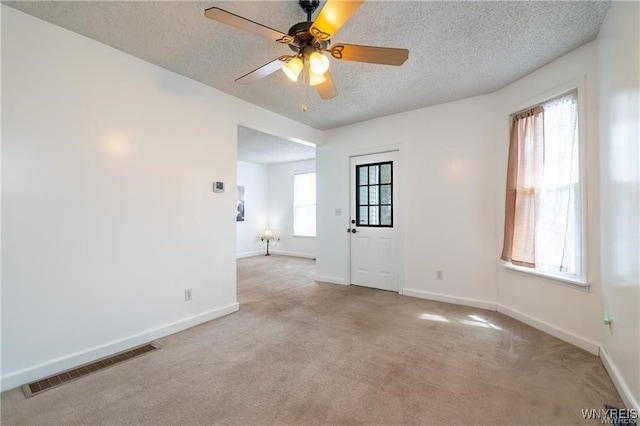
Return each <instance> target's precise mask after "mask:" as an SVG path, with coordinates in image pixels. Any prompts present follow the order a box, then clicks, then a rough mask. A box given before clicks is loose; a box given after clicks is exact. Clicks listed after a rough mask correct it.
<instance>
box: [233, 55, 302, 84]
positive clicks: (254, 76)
mask: <svg viewBox="0 0 640 426" xmlns="http://www.w3.org/2000/svg"><path fill="white" fill-rule="evenodd" d="M294 57H295V56H290V55H283V56H280V57H279V58H276V59H274V60H273V61H271V62H268V63H266V64H264V65H263V66H261V67H260V68H256V69H255V70H253V71H251V72H250V73H247V74H245V75H243V76H242V77H239V78H236V79H235V82H236V83H240V84H250V83H253V82H254V81H258V80H260V79H261V78H264V77H266V76H268V75H269V74H273V73H274V72H276V71H278V70H279V69H280V68H282V66H283V65H284V64H286V63H287V62H289V60H291V59H292V58H294Z"/></svg>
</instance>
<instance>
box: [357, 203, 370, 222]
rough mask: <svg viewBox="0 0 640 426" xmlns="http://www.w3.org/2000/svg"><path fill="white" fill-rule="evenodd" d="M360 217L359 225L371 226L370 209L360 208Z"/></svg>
mask: <svg viewBox="0 0 640 426" xmlns="http://www.w3.org/2000/svg"><path fill="white" fill-rule="evenodd" d="M358 209H359V213H360V215H359V217H358V225H368V224H369V208H368V207H366V206H365V207H359V208H358Z"/></svg>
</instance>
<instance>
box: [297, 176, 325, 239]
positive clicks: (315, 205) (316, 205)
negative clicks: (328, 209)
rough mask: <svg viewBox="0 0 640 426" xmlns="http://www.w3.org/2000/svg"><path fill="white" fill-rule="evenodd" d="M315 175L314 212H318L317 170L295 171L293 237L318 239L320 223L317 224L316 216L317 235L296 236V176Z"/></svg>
mask: <svg viewBox="0 0 640 426" xmlns="http://www.w3.org/2000/svg"><path fill="white" fill-rule="evenodd" d="M310 174H313V175H315V176H316V197H315V203H314V204H313V205H314V207H315V208H314V212H315V211H317V208H318V194H317V186H318V185H317V182H318V181H317V179H318V174H317V173H316V171H315V170H306V171H295V172H294V173H293V185H292V187H293V191H292V192H293V194H292V195H293V196H292V203H291V204H292V212H291V218H292V221H291V228H292V229H291V235H292V236H293V237H295V238H316V237H317V236H318V222H317V216H316V229H315V234H314V235H302V234H296V207H297V206H298V205H297V204H296V176H298V175H310Z"/></svg>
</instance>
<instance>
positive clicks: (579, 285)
mask: <svg viewBox="0 0 640 426" xmlns="http://www.w3.org/2000/svg"><path fill="white" fill-rule="evenodd" d="M502 266H504V268H505V269H508V270H510V271H515V272H518V273H521V274H525V275H533V276H536V277H540V278H546V279H548V280H551V281H555V282H556V283H558V284H561V285H564V286H567V287H571V288H575V289H578V290H582V291H589V283H588V282H587V281H584V280H580V279H574V278H569V277H561V276H558V275H553V274H549V273H546V272H540V271H536V270H535V269H531V268H525V267H522V266H516V265H512V264H511V263H506V262H503V263H502Z"/></svg>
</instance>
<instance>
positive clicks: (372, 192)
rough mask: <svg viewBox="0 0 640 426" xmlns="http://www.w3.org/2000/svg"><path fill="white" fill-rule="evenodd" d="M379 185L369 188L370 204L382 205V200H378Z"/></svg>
mask: <svg viewBox="0 0 640 426" xmlns="http://www.w3.org/2000/svg"><path fill="white" fill-rule="evenodd" d="M378 188H379V187H378V185H374V186H370V187H369V204H371V205H375V204H380V200H379V199H378Z"/></svg>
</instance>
